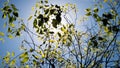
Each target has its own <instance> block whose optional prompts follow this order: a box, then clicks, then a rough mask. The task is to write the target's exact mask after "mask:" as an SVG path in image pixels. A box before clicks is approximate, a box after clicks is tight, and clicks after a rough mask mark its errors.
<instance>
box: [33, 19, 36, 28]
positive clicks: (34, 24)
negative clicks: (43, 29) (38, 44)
mask: <svg viewBox="0 0 120 68" xmlns="http://www.w3.org/2000/svg"><path fill="white" fill-rule="evenodd" d="M33 27H35V28H37V19H34V22H33Z"/></svg>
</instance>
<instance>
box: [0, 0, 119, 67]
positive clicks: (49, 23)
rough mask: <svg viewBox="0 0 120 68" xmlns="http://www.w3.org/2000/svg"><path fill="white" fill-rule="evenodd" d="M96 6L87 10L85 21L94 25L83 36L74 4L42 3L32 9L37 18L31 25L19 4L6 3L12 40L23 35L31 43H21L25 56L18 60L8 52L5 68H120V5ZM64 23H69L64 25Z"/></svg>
mask: <svg viewBox="0 0 120 68" xmlns="http://www.w3.org/2000/svg"><path fill="white" fill-rule="evenodd" d="M96 3H97V4H95V5H94V8H87V9H86V10H85V11H86V14H85V17H87V18H88V19H90V20H94V22H90V20H88V21H87V22H88V23H87V24H88V25H86V26H85V27H86V29H85V30H84V32H81V31H80V29H79V28H78V25H79V24H78V22H77V9H76V6H75V5H74V4H66V5H63V6H59V5H54V4H49V2H48V1H47V0H40V1H39V2H37V3H36V5H35V6H34V7H32V10H33V11H34V15H31V16H30V17H29V18H28V21H32V23H30V24H29V23H25V22H24V20H23V19H22V18H20V17H19V10H18V9H17V8H16V6H15V4H11V3H9V2H5V3H4V7H3V8H1V12H2V18H3V19H5V20H6V21H7V22H6V23H4V26H6V29H7V33H8V35H7V36H8V38H10V39H13V38H14V37H17V36H19V37H22V35H21V34H23V35H27V36H28V37H29V40H26V39H24V40H22V41H21V46H20V47H21V49H22V50H23V52H22V53H21V54H18V55H17V56H14V52H13V53H10V52H7V54H6V56H4V57H3V58H2V61H3V64H4V67H10V68H14V67H17V65H16V64H19V67H25V68H29V67H35V68H39V67H40V68H44V67H48V68H56V67H60V68H61V67H63V68H64V67H65V68H102V67H105V68H108V67H116V68H118V67H120V40H119V28H120V17H119V16H120V15H119V9H120V6H119V5H120V1H119V0H104V1H96ZM104 8H105V9H104ZM101 9H102V10H101ZM71 11H73V12H74V13H75V16H74V17H75V22H74V23H72V22H71V20H70V18H71V17H70V16H69V13H71ZM85 17H83V20H84V18H85ZM63 20H65V21H64V22H65V23H62V22H63ZM16 21H17V22H18V23H15V22H16ZM83 22H84V21H83ZM29 25H32V27H28V26H29ZM3 36H4V33H3V32H0V37H1V38H0V40H1V41H3V40H4V38H3ZM17 60H19V61H17Z"/></svg>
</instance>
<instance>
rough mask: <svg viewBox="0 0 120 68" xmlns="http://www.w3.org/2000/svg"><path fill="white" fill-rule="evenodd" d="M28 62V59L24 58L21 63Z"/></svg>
mask: <svg viewBox="0 0 120 68" xmlns="http://www.w3.org/2000/svg"><path fill="white" fill-rule="evenodd" d="M28 60H29V57H25V58H23V59H22V61H21V62H22V63H26V62H27V61H28Z"/></svg>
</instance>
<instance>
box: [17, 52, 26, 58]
mask: <svg viewBox="0 0 120 68" xmlns="http://www.w3.org/2000/svg"><path fill="white" fill-rule="evenodd" d="M24 57H28V53H27V52H25V53H23V54H21V55H20V57H19V58H24Z"/></svg>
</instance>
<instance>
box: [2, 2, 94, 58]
mask: <svg viewBox="0 0 120 68" xmlns="http://www.w3.org/2000/svg"><path fill="white" fill-rule="evenodd" d="M4 1H5V0H0V8H1V7H3V3H4ZM36 1H38V0H10V3H13V4H15V5H16V7H17V8H18V9H19V16H20V17H21V18H23V19H24V22H28V21H27V19H28V17H29V16H30V14H32V10H31V7H32V6H34V5H35V3H36ZM49 3H51V4H58V5H63V4H66V3H72V4H76V6H77V8H78V11H79V12H78V13H77V15H78V18H79V16H83V15H84V14H85V9H86V8H88V7H91V6H92V5H93V3H94V2H93V1H92V0H50V1H49ZM1 17H2V14H1V12H0V27H1V28H0V31H1V32H6V29H5V28H3V23H4V22H5V20H3V19H1ZM6 34H7V33H6ZM4 38H5V42H4V43H2V42H1V41H0V56H2V57H3V56H5V55H6V52H7V51H9V52H12V51H13V52H15V54H16V55H18V54H19V53H20V50H19V46H20V43H21V40H22V39H23V38H27V37H25V36H23V37H16V38H14V39H9V38H7V37H4Z"/></svg>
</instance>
